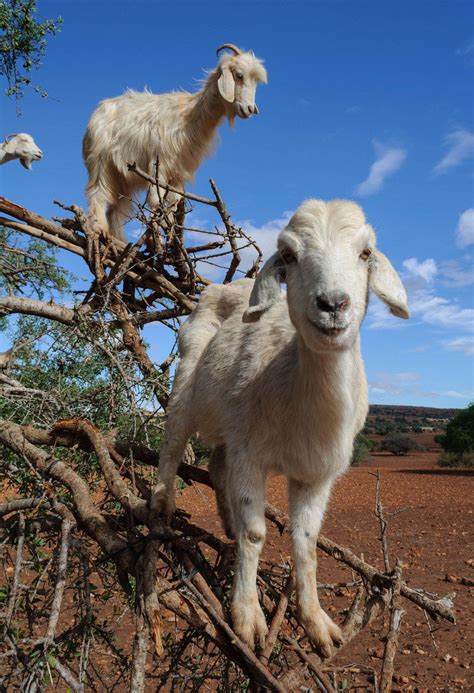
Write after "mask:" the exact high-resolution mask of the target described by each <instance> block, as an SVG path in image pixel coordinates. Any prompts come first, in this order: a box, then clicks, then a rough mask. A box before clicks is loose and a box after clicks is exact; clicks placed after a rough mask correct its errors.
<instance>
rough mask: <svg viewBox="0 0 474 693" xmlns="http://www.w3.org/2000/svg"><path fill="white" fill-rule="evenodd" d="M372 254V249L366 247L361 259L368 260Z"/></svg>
mask: <svg viewBox="0 0 474 693" xmlns="http://www.w3.org/2000/svg"><path fill="white" fill-rule="evenodd" d="M371 255H372V251H371V249H370V248H365V249H364V250H363V251H362V252H361V254H360V259H361V260H365V261H367V260H368V259H369V257H370V256H371Z"/></svg>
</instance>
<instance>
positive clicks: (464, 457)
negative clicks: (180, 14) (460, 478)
mask: <svg viewBox="0 0 474 693" xmlns="http://www.w3.org/2000/svg"><path fill="white" fill-rule="evenodd" d="M438 464H439V466H440V467H463V468H464V469H473V468H474V450H469V451H464V452H443V453H441V455H440V457H439V460H438Z"/></svg>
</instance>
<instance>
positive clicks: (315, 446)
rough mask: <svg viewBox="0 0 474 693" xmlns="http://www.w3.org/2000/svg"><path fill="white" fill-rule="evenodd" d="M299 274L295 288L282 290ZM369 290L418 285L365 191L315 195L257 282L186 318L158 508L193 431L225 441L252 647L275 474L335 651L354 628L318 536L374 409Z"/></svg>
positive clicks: (401, 307)
mask: <svg viewBox="0 0 474 693" xmlns="http://www.w3.org/2000/svg"><path fill="white" fill-rule="evenodd" d="M281 281H286V283H287V288H288V293H287V295H281V294H280V282H281ZM369 290H372V291H373V292H374V293H375V294H376V295H377V296H379V297H380V298H381V299H382V300H383V301H385V303H386V304H387V305H388V306H389V308H390V310H391V311H392V313H394V314H395V315H397V316H398V317H402V318H408V317H409V312H408V307H407V299H406V293H405V290H404V288H403V285H402V283H401V281H400V279H399V277H398V275H397V273H396V272H395V270H394V269H393V267H392V265H391V264H390V262H389V261H388V260H387V258H386V257H385V256H384V255H382V253H380V251H378V250H377V249H376V247H375V234H374V231H373V230H372V228H371V227H370V226H369V225H368V224H367V223H366V220H365V217H364V213H363V211H362V209H361V208H360V207H359V206H358V205H356V204H354V203H353V202H347V201H343V200H333V201H331V202H323V201H321V200H308V201H307V202H305V203H304V204H302V205H301V206H300V207H299V209H298V210H297V211H296V213H295V214H294V216H293V217H292V219H291V220H290V222H289V223H288V225H287V227H286V228H285V229H284V230H283V231H282V232H281V233H280V235H279V238H278V251H277V252H276V253H275V255H274V256H273V257H272V258H270V260H268V262H267V263H266V265H265V266H264V267H263V269H262V271H261V272H260V274H259V275H258V277H257V279H256V281H255V282H253V281H252V280H249V279H244V280H241V281H238V282H235V283H233V284H228V285H224V286H221V285H219V286H218V285H213V286H210V287H209V288H207V289H206V290H205V292H204V293H203V296H202V298H201V301H200V303H199V305H198V307H197V308H196V310H195V311H194V313H193V314H192V315H191V316H190V318H189V319H188V320H187V321H186V322H185V323H184V325H183V326H182V328H181V331H180V351H181V361H180V364H179V367H178V371H177V375H176V379H175V383H174V387H173V392H172V396H171V400H170V404H169V409H168V422H167V426H166V431H165V440H164V443H163V446H162V448H161V451H160V467H159V482H158V484H157V486H156V488H155V489H154V495H153V498H152V510H153V511H154V512H156V513H157V514H163V513H164V514H165V515H166V516H168V517H169V516H170V515H171V514H172V512H173V510H174V496H175V490H174V480H175V474H176V469H177V465H178V464H179V462H180V460H181V458H182V455H183V451H184V448H185V445H186V442H187V440H188V438H189V437H190V436H191V435H193V434H195V433H197V432H198V433H199V434H200V436H201V437H202V438H203V439H204V440H205V441H206V442H207V443H209V444H211V445H212V446H214V451H213V454H212V459H211V462H210V472H211V476H212V478H213V480H214V485H215V489H216V495H217V501H218V505H219V510H220V514H221V517H222V520H223V523H224V526H225V529H226V530H227V532H228V533H231V534H232V535H234V536H235V537H236V539H237V547H238V548H237V564H236V570H235V578H234V585H233V595H232V615H233V621H234V627H235V630H236V632H237V633H238V635H239V636H240V637H241V638H242V639H243V640H244V641H245V642H246V643H248V644H249V645H250V646H253V644H254V639H255V637H257V638H258V639H259V640H261V641H262V640H263V639H264V638H265V635H266V633H267V626H266V623H265V618H264V615H263V612H262V610H261V608H260V605H259V603H258V596H257V588H256V572H257V564H258V558H259V555H260V552H261V549H262V546H263V542H264V538H265V517H264V503H265V482H266V478H267V475H268V474H270V473H273V474H283V475H285V476H286V477H287V478H288V484H289V506H290V522H291V535H292V543H293V553H294V561H295V572H296V587H297V601H298V608H299V613H300V616H301V620H302V623H303V624H304V626H305V628H306V632H307V635H308V636H309V638H311V640H312V641H313V642H314V643H315V644H316V645H317V646H319V647H320V648H321V649H322V651H323V653H324V654H326V655H328V654H329V653H330V652H331V650H332V646H333V642H337V641H338V640H339V639H340V637H341V633H340V630H339V628H338V626H337V625H336V624H335V623H333V621H332V620H331V619H330V618H329V616H327V614H326V613H325V612H324V611H323V610H322V608H321V606H320V604H319V600H318V593H317V588H316V553H315V548H316V540H317V537H318V533H319V529H320V526H321V522H322V518H323V515H324V511H325V508H326V503H327V500H328V497H329V494H330V490H331V486H332V484H333V482H334V480H335V479H336V477H337V476H338V475H340V474H342V473H343V472H344V471H345V470H346V469H347V466H348V465H349V463H350V458H351V454H352V447H353V442H354V438H355V436H356V434H357V433H358V431H360V429H361V428H362V426H363V424H364V421H365V418H366V415H367V410H368V395H367V382H366V377H365V371H364V364H363V361H362V358H361V353H360V338H359V328H360V325H361V322H362V320H363V318H364V315H365V312H366V308H367V300H368V293H369Z"/></svg>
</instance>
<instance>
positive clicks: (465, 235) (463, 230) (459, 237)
mask: <svg viewBox="0 0 474 693" xmlns="http://www.w3.org/2000/svg"><path fill="white" fill-rule="evenodd" d="M456 243H457V244H458V246H459V247H460V248H465V247H466V246H467V245H472V244H473V243H474V207H470V208H469V209H466V211H465V212H463V213H462V214H461V216H460V217H459V221H458V225H457V228H456Z"/></svg>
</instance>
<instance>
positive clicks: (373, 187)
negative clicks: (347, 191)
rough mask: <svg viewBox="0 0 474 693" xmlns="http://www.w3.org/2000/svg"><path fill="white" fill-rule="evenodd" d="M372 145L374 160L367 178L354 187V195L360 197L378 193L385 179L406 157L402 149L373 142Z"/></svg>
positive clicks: (396, 169)
mask: <svg viewBox="0 0 474 693" xmlns="http://www.w3.org/2000/svg"><path fill="white" fill-rule="evenodd" d="M372 144H373V146H374V149H375V155H376V159H375V161H374V163H373V164H372V166H371V167H370V171H369V175H368V176H367V178H366V179H365V180H364V181H362V183H359V185H358V186H357V187H356V193H357V194H358V195H361V196H362V197H364V196H366V195H373V194H374V193H376V192H378V191H379V190H380V189H381V187H382V185H383V184H384V182H385V179H386V178H387V177H388V176H390V175H392V173H395V171H398V169H399V168H400V167H401V166H402V164H403V162H404V161H405V159H406V156H407V155H406V151H405V150H404V149H400V148H398V149H397V148H395V147H386V146H385V145H382V144H380V143H379V142H376V141H375V140H374V141H373V142H372Z"/></svg>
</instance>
